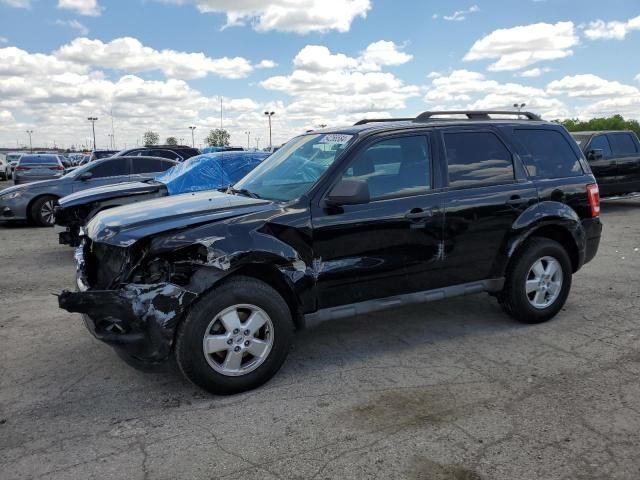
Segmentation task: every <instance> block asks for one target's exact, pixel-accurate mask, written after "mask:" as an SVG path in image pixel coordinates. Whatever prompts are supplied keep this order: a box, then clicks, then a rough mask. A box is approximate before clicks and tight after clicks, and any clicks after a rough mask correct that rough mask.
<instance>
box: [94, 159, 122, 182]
mask: <svg viewBox="0 0 640 480" xmlns="http://www.w3.org/2000/svg"><path fill="white" fill-rule="evenodd" d="M90 171H91V174H92V178H104V177H117V176H119V175H129V159H128V158H117V159H114V160H108V161H106V162H101V163H99V164H98V165H96V166H95V167H93V168H92V169H91V170H90Z"/></svg>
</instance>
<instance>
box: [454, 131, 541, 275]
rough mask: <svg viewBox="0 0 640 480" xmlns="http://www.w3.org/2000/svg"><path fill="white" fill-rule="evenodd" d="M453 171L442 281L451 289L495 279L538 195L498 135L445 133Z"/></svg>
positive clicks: (487, 132) (520, 165)
mask: <svg viewBox="0 0 640 480" xmlns="http://www.w3.org/2000/svg"><path fill="white" fill-rule="evenodd" d="M441 138H442V142H443V147H444V152H445V157H446V165H447V170H448V189H447V194H446V198H445V230H444V232H445V233H444V238H445V249H444V260H443V275H444V276H445V280H446V284H447V285H458V284H462V283H468V282H474V281H478V280H484V279H487V278H491V277H493V276H494V271H495V265H496V262H497V260H498V258H499V253H500V252H501V251H503V250H504V249H505V245H506V241H507V237H508V235H509V233H510V232H511V230H512V225H513V223H514V222H515V220H516V219H517V218H518V217H519V216H520V214H521V213H522V212H523V211H524V210H525V209H526V208H527V207H528V206H529V205H531V204H534V203H536V202H537V201H538V195H537V189H536V187H535V186H534V184H533V183H532V182H531V181H530V180H528V178H527V176H526V173H525V171H524V167H523V165H522V163H521V162H520V161H519V159H518V158H517V157H516V156H515V154H514V152H513V150H512V148H511V147H510V146H508V145H507V143H506V142H505V141H504V139H503V137H502V136H501V135H500V134H499V133H498V130H497V129H493V128H491V127H485V128H460V127H459V128H456V129H453V128H452V129H443V130H442V136H441Z"/></svg>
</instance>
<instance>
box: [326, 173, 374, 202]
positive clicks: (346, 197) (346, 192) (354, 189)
mask: <svg viewBox="0 0 640 480" xmlns="http://www.w3.org/2000/svg"><path fill="white" fill-rule="evenodd" d="M370 199H371V197H370V195H369V185H368V184H367V182H366V181H364V180H353V179H343V180H340V181H339V182H338V183H337V184H336V185H335V186H334V187H333V188H332V189H331V191H330V192H329V195H327V198H326V199H325V201H326V202H327V205H331V206H336V207H338V206H341V205H360V204H363V203H369V200H370Z"/></svg>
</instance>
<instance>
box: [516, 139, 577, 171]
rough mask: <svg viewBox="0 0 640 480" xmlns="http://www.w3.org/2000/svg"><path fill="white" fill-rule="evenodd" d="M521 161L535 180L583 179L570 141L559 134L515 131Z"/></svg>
mask: <svg viewBox="0 0 640 480" xmlns="http://www.w3.org/2000/svg"><path fill="white" fill-rule="evenodd" d="M514 135H515V138H516V139H517V141H518V143H519V144H520V148H521V153H520V158H522V161H523V162H524V164H525V166H526V167H527V173H528V174H529V176H530V177H534V178H563V177H577V176H580V175H582V174H583V173H584V172H583V171H582V165H580V160H579V159H578V156H577V155H576V153H575V152H574V151H573V149H572V148H571V145H570V144H569V142H568V141H567V139H566V138H565V137H564V135H562V134H561V133H560V132H558V131H556V130H543V129H516V130H514Z"/></svg>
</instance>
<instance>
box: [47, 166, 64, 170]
mask: <svg viewBox="0 0 640 480" xmlns="http://www.w3.org/2000/svg"><path fill="white" fill-rule="evenodd" d="M49 170H64V167H61V166H60V165H56V166H55V167H49Z"/></svg>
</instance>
